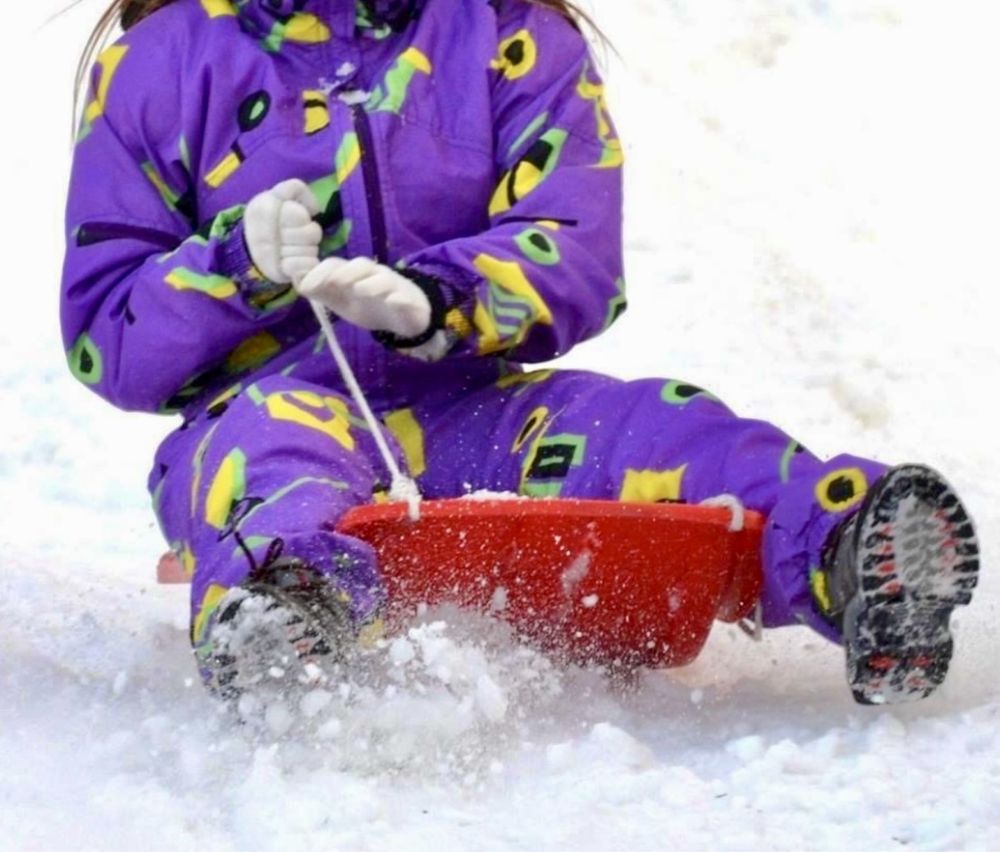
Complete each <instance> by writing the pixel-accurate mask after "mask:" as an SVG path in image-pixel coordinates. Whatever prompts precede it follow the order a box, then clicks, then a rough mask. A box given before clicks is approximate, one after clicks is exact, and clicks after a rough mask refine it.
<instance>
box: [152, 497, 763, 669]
mask: <svg viewBox="0 0 1000 852" xmlns="http://www.w3.org/2000/svg"><path fill="white" fill-rule="evenodd" d="M730 520H731V515H730V512H729V510H728V509H725V508H706V507H700V506H686V505H678V504H646V503H621V502H614V501H599V500H561V499H560V500H537V499H518V500H487V501H480V500H431V501H425V502H424V503H423V504H422V505H421V511H420V520H419V521H416V522H414V521H411V520H410V519H409V518H408V517H407V509H406V506H405V505H400V504H389V505H382V506H362V507H359V508H356V509H353V510H351V511H350V512H348V513H347V514H346V515H345V516H344V517H343V518H342V519H341V520H340V522H339V523H337V525H336V529H337V530H338V531H339V532H342V533H345V534H347V535H352V536H356V537H358V538H360V539H363V540H364V541H367V542H368V543H369V544H371V545H372V546H373V547H374V548H375V551H376V553H378V557H379V564H380V566H381V571H382V576H383V578H384V581H385V584H386V590H387V593H388V599H389V618H390V622H393V621H395V622H398V621H401V620H404V619H406V618H407V617H409V616H410V615H411V614H412V613H413V611H414V609H415V608H416V607H417V606H419V605H420V604H424V603H426V604H437V603H443V602H451V603H456V604H459V605H460V606H464V607H471V608H474V609H478V610H482V611H484V612H493V613H495V614H496V615H497V616H499V617H501V618H503V619H504V620H505V621H508V622H509V623H510V624H512V625H513V626H514V627H515V628H517V629H518V630H519V631H520V632H521V633H523V634H524V635H525V636H527V637H528V638H530V639H531V640H532V641H534V642H535V643H538V644H539V645H541V646H542V647H544V648H546V649H548V650H550V651H554V652H557V653H564V654H566V655H567V656H568V657H569V658H570V659H572V660H577V661H587V662H593V663H599V664H612V663H623V664H628V665H643V666H680V665H684V664H686V663H689V662H691V660H693V659H694V658H695V657H696V656H697V655H698V652H699V651H700V650H701V648H702V647H703V645H704V644H705V641H706V639H707V638H708V634H709V631H710V630H711V626H712V621H713V620H714V619H716V618H719V619H721V620H724V621H738V620H739V619H741V618H745V617H746V616H748V615H749V614H750V613H751V612H752V610H753V608H754V605H755V604H756V602H757V600H758V599H759V597H760V591H761V587H762V584H763V579H762V573H761V566H760V543H761V535H762V532H763V526H764V519H763V517H762V516H761V515H759V514H757V513H754V512H748V513H747V515H746V520H745V525H744V529H743V530H742V531H740V532H730V530H729V524H730ZM169 561H170V557H169V556H167V557H164V558H163V559H162V560H161V562H160V572H159V576H160V581H161V582H178V581H180V582H187V581H188V579H189V578H187V577H184V576H183V571H181V572H180V576H178V574H177V573H176V571H174V570H173V569H172V568H171V567H170V565H169V564H168V563H169ZM178 567H179V566H178Z"/></svg>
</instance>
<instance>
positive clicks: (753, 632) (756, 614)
mask: <svg viewBox="0 0 1000 852" xmlns="http://www.w3.org/2000/svg"><path fill="white" fill-rule="evenodd" d="M700 505H702V506H709V507H715V508H720V509H729V515H730V519H729V531H730V532H733V533H738V532H743V529H744V527H745V526H746V518H747V510H746V506H744V505H743V501H742V500H740V498H739V497H737V496H736V495H734V494H720V495H719V496H718V497H709V498H708V499H707V500H702V501H701V504H700ZM736 626H737V627H739V629H740V630H742V631H743V632H744V633H745V634H746V635H747V636H749V637H750V638H751V639H752V640H753V641H754V642H762V641H764V608H763V607H762V606H761V603H760V600H758V601H757V603H756V604H755V605H754V608H753V618H752V619H750V618H744V619H742V620H740V621H738V622H737V623H736Z"/></svg>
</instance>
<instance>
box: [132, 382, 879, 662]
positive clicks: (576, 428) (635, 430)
mask: <svg viewBox="0 0 1000 852" xmlns="http://www.w3.org/2000/svg"><path fill="white" fill-rule="evenodd" d="M378 413H379V414H380V416H381V417H382V419H383V420H384V422H385V423H386V425H387V426H388V427H389V430H390V432H391V433H392V435H393V436H394V438H395V442H394V443H395V448H396V450H397V452H398V453H399V455H400V456H401V457H403V458H405V460H406V462H407V464H408V467H409V469H410V471H411V472H412V473H413V474H414V475H415V476H416V477H417V481H418V483H419V485H420V487H421V490H422V492H423V493H424V495H425V496H426V497H428V498H442V497H454V496H460V495H462V494H464V493H467V492H469V491H475V490H480V489H488V490H491V491H506V492H517V493H519V494H524V495H531V496H562V497H581V498H602V499H622V500H634V501H647V502H653V501H662V500H671V501H676V500H680V501H683V502H687V503H698V502H700V501H702V500H705V499H707V498H709V497H713V496H717V495H719V494H732V495H735V496H736V497H738V498H739V499H740V500H741V501H742V502H743V503H744V504H745V505H746V507H747V508H749V509H755V510H757V511H760V512H763V513H764V514H765V515H766V516H767V518H768V523H767V527H766V530H765V535H764V552H763V564H764V574H765V581H764V593H763V598H762V605H763V617H764V624H765V625H766V626H769V627H778V626H782V625H786V624H794V623H806V624H809V625H810V626H812V627H813V628H814V629H816V630H818V631H819V632H821V633H823V634H824V635H826V636H827V637H828V638H831V639H834V640H837V638H838V637H837V636H836V634H835V632H834V631H833V628H831V627H830V625H828V624H827V623H826V622H825V621H824V620H823V619H822V618H821V617H820V616H819V614H818V612H817V610H816V609H815V607H814V605H813V603H812V596H811V593H810V586H809V578H810V572H811V571H814V570H815V569H816V568H817V567H818V566H819V560H820V555H821V551H822V548H823V544H824V542H825V540H826V538H827V536H828V535H829V533H830V532H831V530H832V529H833V528H834V527H835V526H836V525H837V523H838V522H839V521H841V520H842V519H843V518H845V517H846V516H847V515H848V514H849V513H850V510H851V509H852V508H856V507H857V505H858V503H859V502H860V501H861V499H862V498H863V496H864V494H865V492H866V490H867V488H868V486H869V485H870V483H872V482H873V481H874V480H875V479H876V478H877V477H878V476H879V475H880V474H881V473H882V472H883V471H884V470H885V468H884V466H882V465H880V464H876V463H874V462H871V461H866V460H863V459H858V458H853V457H850V456H839V457H837V458H835V459H833V460H831V461H829V462H822V461H820V460H819V459H817V458H816V457H815V456H813V455H812V454H810V453H809V452H808V451H806V450H805V448H804V447H802V446H801V445H800V444H798V443H797V442H796V441H794V440H792V439H790V438H789V437H788V436H787V435H785V434H784V433H782V432H781V431H780V430H778V429H777V428H775V427H774V426H772V425H770V424H768V423H764V422H761V421H756V420H745V419H741V418H739V417H737V416H735V415H734V414H733V413H732V412H730V411H729V409H727V408H726V407H725V406H724V405H723V404H722V403H721V402H719V401H718V400H717V399H716V398H715V397H713V396H712V395H711V394H709V393H707V392H705V391H702V390H700V389H699V388H696V387H693V386H691V385H686V384H684V383H682V382H676V381H668V380H665V379H647V380H642V381H635V382H622V381H619V380H617V379H612V378H608V377H606V376H601V375H596V374H592V373H585V372H559V371H549V370H541V371H536V372H531V373H525V374H515V375H511V376H507V377H505V378H502V379H500V380H499V381H497V380H490V381H489V382H488V383H477V384H475V385H474V386H472V387H469V386H464V387H461V388H455V387H449V388H446V389H442V390H440V391H438V392H431V393H429V394H427V395H425V396H424V397H422V398H421V400H420V402H419V403H417V404H415V405H414V406H413V407H411V408H405V409H402V410H392V411H380V412H378ZM387 482H388V474H387V472H386V471H385V469H384V467H383V465H382V463H381V462H380V460H379V458H378V456H377V454H376V451H375V446H374V441H373V440H372V437H371V435H370V434H369V432H368V431H367V430H366V428H365V426H364V424H363V422H362V421H361V420H360V418H359V417H358V415H357V413H356V412H355V411H354V409H353V407H352V406H351V404H350V403H349V402H348V400H347V399H346V398H344V397H343V396H342V395H340V394H338V393H336V392H333V391H331V390H329V389H327V388H324V387H321V386H318V385H311V384H307V383H303V382H302V381H299V380H295V379H290V378H284V377H281V376H270V377H267V378H264V379H262V380H260V381H259V382H257V383H256V384H254V385H251V386H249V387H247V388H245V389H244V390H242V391H241V392H240V393H239V394H237V395H235V396H233V397H231V398H230V399H228V400H224V401H222V402H221V403H216V404H214V405H213V406H212V407H210V408H209V409H208V410H207V411H206V412H204V413H202V414H200V415H198V416H197V417H196V418H195V419H194V420H191V421H189V422H188V423H186V424H185V426H184V428H182V429H181V430H179V431H177V432H175V433H173V435H171V436H170V437H169V438H168V439H167V441H166V442H165V443H164V445H163V446H162V447H161V448H160V452H159V453H158V456H157V464H156V467H155V468H154V471H153V474H152V476H151V483H150V485H151V489H152V492H153V497H154V504H155V507H156V511H157V515H158V517H159V519H160V524H161V527H162V529H163V531H164V533H165V535H166V537H167V539H168V541H169V542H170V543H171V545H172V547H174V548H175V550H176V551H177V552H178V553H180V554H181V557H182V560H183V562H184V564H185V566H186V567H187V568H188V570H189V571H191V572H193V588H192V639H193V642H194V644H195V645H196V647H197V646H198V645H199V643H202V642H203V640H204V638H205V635H206V631H207V628H208V626H209V625H210V623H211V619H212V616H213V613H214V611H215V609H216V607H217V605H218V602H219V600H220V598H221V597H222V596H223V595H224V594H225V592H226V591H227V590H228V589H229V588H231V587H233V586H235V585H238V584H239V583H240V582H242V581H243V580H244V579H245V578H246V576H247V575H248V573H249V572H250V571H251V570H252V567H253V564H254V563H259V562H262V561H263V560H264V559H265V558H266V554H267V553H268V551H269V549H270V550H271V552H272V554H273V553H274V551H275V542H276V540H278V539H280V541H281V543H282V545H283V553H284V554H285V555H288V556H295V557H299V558H301V559H302V560H304V561H306V562H307V563H308V564H310V565H311V566H313V567H314V568H315V569H317V570H319V571H321V572H322V573H323V574H325V575H327V576H328V577H330V579H331V581H332V582H334V583H335V584H336V585H337V586H338V588H339V589H340V590H341V591H343V592H344V593H345V594H346V595H347V596H349V598H350V601H351V606H352V607H353V612H354V615H355V617H356V618H357V619H358V620H359V621H361V620H364V619H366V618H368V617H370V616H371V615H372V614H373V613H374V612H375V611H376V610H377V608H378V607H379V604H380V601H381V589H380V585H379V580H378V566H377V565H376V564H375V559H374V556H373V553H372V551H371V550H370V548H369V547H368V546H367V545H365V544H364V543H362V542H360V541H357V540H355V539H351V538H347V537H345V536H341V535H339V534H336V533H334V532H331V531H330V525H331V522H333V521H335V520H336V519H337V518H338V517H339V516H340V515H341V514H343V513H344V512H345V511H346V510H347V509H349V508H350V507H352V506H355V505H358V504H362V503H366V502H369V501H371V499H372V496H373V493H375V492H377V491H378V490H379V488H381V487H384V486H385V485H386V484H387Z"/></svg>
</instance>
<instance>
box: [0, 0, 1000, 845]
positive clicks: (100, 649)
mask: <svg viewBox="0 0 1000 852" xmlns="http://www.w3.org/2000/svg"><path fill="white" fill-rule="evenodd" d="M99 5H100V4H99V3H97V2H96V0H95V2H90V3H88V4H86V5H85V7H84V8H82V9H76V10H74V11H72V12H71V13H69V14H68V15H67V16H66V17H65V18H63V19H61V20H60V21H58V22H56V23H54V24H53V25H51V26H49V27H48V28H46V29H42V30H39V29H38V26H39V24H40V23H41V21H42V20H43V18H44V17H45V16H46V15H47V14H49V13H50V12H52V11H54V10H55V9H56V8H57V4H56V3H55V2H52V0H48V2H45V3H42V2H38V3H35V4H31V5H30V7H29V6H26V5H25V4H20V5H19V7H18V9H17V10H16V11H13V10H12V11H9V12H8V16H10V18H14V19H15V20H14V21H10V22H11V23H12V24H15V25H14V26H12V27H11V35H10V37H9V39H8V46H7V48H6V49H5V51H4V55H3V57H2V59H0V61H2V62H3V63H4V74H3V79H4V80H6V81H7V88H8V91H6V92H5V99H6V102H5V104H4V106H5V114H6V116H7V117H8V121H9V122H11V123H10V124H7V125H6V126H7V129H8V132H7V134H5V147H4V150H5V157H4V159H3V163H2V164H0V168H2V169H3V173H2V178H3V180H2V183H0V185H2V186H3V187H4V189H5V191H6V197H7V198H8V199H16V204H7V205H4V207H5V210H4V212H3V214H2V216H3V219H4V227H3V229H2V233H3V234H4V238H3V240H4V242H3V245H4V248H5V255H6V260H7V270H6V271H7V281H6V286H7V288H8V292H10V291H11V290H12V289H13V288H14V287H16V288H17V290H16V295H14V297H13V302H11V300H10V299H9V300H8V302H7V304H8V305H10V304H12V303H13V304H14V305H16V306H17V307H18V308H19V309H21V310H22V311H23V315H24V316H25V317H26V319H25V320H23V321H20V322H7V323H5V324H4V330H3V333H2V335H0V410H2V411H3V412H4V416H3V425H2V426H0V429H2V444H0V446H2V450H0V547H2V550H0V553H2V555H0V624H2V625H3V627H2V628H0V696H2V697H0V827H2V830H0V848H4V849H8V848H9V849H19V850H20V849H39V850H49V849H52V850H56V849H65V848H69V847H70V846H72V847H73V848H75V849H79V850H91V849H133V848H139V847H141V848H145V849H149V850H159V849H178V848H187V847H193V846H195V845H196V844H197V846H198V847H199V848H201V849H205V850H215V849H219V850H230V849H232V850H244V849H248V850H271V849H288V848H296V849H300V848H310V847H314V848H318V849H320V848H321V849H347V850H354V849H358V850H361V849H366V850H367V849H371V850H383V849H405V850H425V849H426V850H432V849H433V850H438V849H442V848H456V849H470V850H502V849H503V850H506V849H524V850H536V849H560V848H575V849H580V850H589V849H593V850H598V849H600V850H608V849H637V850H644V849H664V848H683V849H713V850H715V849H749V848H774V849H802V848H809V849H844V848H852V847H853V848H864V849H894V848H897V847H910V848H917V849H934V850H950V849H983V850H986V849H994V848H997V847H998V846H1000V825H998V821H1000V818H998V816H997V814H998V813H1000V725H998V720H1000V686H998V679H997V675H998V673H1000V672H998V666H997V659H996V658H997V655H996V653H995V651H994V646H995V644H996V636H997V630H996V627H995V624H996V621H997V615H998V611H997V610H998V603H1000V584H998V581H997V579H996V575H995V574H994V573H991V572H990V571H989V568H990V566H992V565H993V564H995V562H996V556H997V554H998V552H1000V489H998V485H997V483H998V482H1000V459H998V454H997V452H996V450H995V446H996V441H995V429H996V426H995V423H996V421H995V419H994V417H995V414H996V411H997V406H996V404H995V402H994V400H993V393H994V389H995V388H996V385H997V379H998V364H1000V336H998V335H997V334H996V333H995V330H994V328H993V326H994V323H995V317H996V314H997V307H998V305H1000V299H998V296H997V288H998V286H1000V264H998V262H997V257H996V252H995V234H994V230H995V227H996V221H997V219H996V214H995V199H996V198H997V197H998V190H1000V178H998V169H997V167H996V165H995V152H996V151H997V150H998V148H1000V130H998V124H997V119H996V118H995V115H996V110H995V90H994V84H995V81H996V80H997V79H998V76H1000V55H998V54H997V52H996V49H995V43H994V41H995V33H996V32H997V25H998V24H1000V11H998V10H997V9H996V8H995V6H994V4H989V3H986V2H985V0H952V2H951V3H949V4H946V5H943V4H939V3H933V2H929V0H700V2H695V0H618V2H616V3H614V4H608V3H604V4H598V8H597V17H598V19H599V21H600V22H601V24H602V25H603V26H604V27H605V28H606V29H607V31H608V33H609V34H610V36H611V37H612V39H613V40H614V42H615V44H616V46H617V47H618V50H619V51H620V52H621V55H622V57H623V58H624V62H622V61H618V60H612V61H611V67H610V80H611V84H612V88H613V90H614V91H613V100H612V104H613V107H614V108H615V113H616V115H617V118H618V123H619V125H620V129H621V130H622V133H623V136H624V137H625V139H626V143H627V147H628V153H629V155H630V158H631V164H630V187H629V189H630V195H629V222H628V228H629V246H628V247H629V262H630V280H631V295H632V306H633V310H632V312H631V314H630V315H629V316H628V318H627V319H626V320H625V321H624V322H623V323H622V324H621V325H619V326H618V327H617V328H616V329H615V331H614V332H612V333H610V334H609V335H608V336H607V337H606V338H605V339H603V340H601V341H597V342H595V343H592V344H588V345H587V346H584V347H582V348H581V349H580V350H579V351H578V353H575V354H574V355H573V356H572V357H571V358H568V359H566V363H568V364H573V365H576V366H587V367H592V368H599V369H604V370H606V371H610V372H614V373H616V374H619V375H622V376H640V375H657V374H660V375H673V376H677V377H683V378H685V379H687V380H690V381H694V382H697V383H699V384H702V385H704V386H707V387H710V388H712V389H713V390H714V391H716V392H717V393H718V394H720V395H721V396H722V397H723V398H725V399H727V400H728V401H729V402H730V404H731V405H733V406H734V407H736V408H737V409H738V410H740V411H744V412H748V413H752V414H753V415H754V416H758V417H764V418H769V419H773V420H775V421H777V422H779V423H781V424H783V425H784V426H785V428H786V429H788V430H789V431H790V432H792V433H793V434H795V435H797V436H799V437H800V438H802V440H804V441H806V442H807V443H808V444H809V446H810V447H811V448H812V449H813V450H814V451H816V452H818V453H820V454H824V455H829V454H833V453H834V452H837V451H839V450H841V449H850V450H852V451H854V452H857V453H868V454H872V455H874V456H877V457H880V458H884V459H887V460H904V459H923V460H926V461H929V462H931V463H933V464H935V465H938V466H939V467H941V468H942V469H944V470H946V471H947V472H948V473H949V475H950V476H951V478H952V479H953V480H954V481H955V482H956V484H957V485H958V486H959V487H960V489H961V490H962V491H963V493H964V494H965V495H966V497H967V499H968V502H969V503H970V504H971V506H972V508H973V510H974V515H975V516H976V517H977V519H978V521H979V526H980V530H981V534H982V538H983V544H984V551H985V553H984V555H985V560H984V561H985V564H986V566H987V572H986V575H985V576H984V578H983V581H982V585H981V589H980V592H979V595H978V598H977V600H976V602H975V604H974V605H973V606H972V607H970V608H969V609H968V610H967V611H965V612H963V613H961V615H960V616H959V618H958V620H959V622H960V625H959V630H958V641H959V646H960V647H959V654H958V657H957V659H956V661H955V664H954V671H953V676H952V678H951V680H950V681H949V684H948V685H947V686H946V688H945V689H943V690H942V691H941V693H940V694H939V695H937V696H935V697H934V698H933V699H931V700H929V701H927V702H925V703H924V704H923V705H921V706H917V707H906V708H903V709H895V710H878V709H865V708H860V707H856V706H854V705H853V703H852V702H851V699H850V697H849V695H848V694H847V691H846V689H845V688H844V686H843V683H842V678H843V676H842V662H841V659H840V654H839V652H838V651H837V649H835V648H833V647H829V646H826V645H824V644H822V643H821V642H820V641H819V640H817V639H815V638H813V637H812V636H811V635H809V634H808V633H807V632H805V631H804V630H799V629H792V630H787V631H780V632H778V633H775V634H771V635H769V636H768V637H767V638H766V641H765V642H764V643H763V644H762V645H760V646H753V645H751V644H749V643H748V642H747V641H745V640H744V639H743V638H742V636H740V635H738V634H736V633H735V631H733V630H731V629H729V628H720V629H719V630H717V631H716V633H715V634H714V635H713V638H712V641H711V642H710V645H709V647H708V648H707V649H706V651H705V653H704V655H703V656H702V657H701V658H700V659H699V661H698V662H697V663H696V664H695V665H694V666H692V667H690V668H689V669H686V670H683V671H679V672H671V673H663V672H648V673H645V674H644V675H643V676H642V678H641V679H640V682H639V683H638V684H637V686H636V688H635V689H634V690H632V691H629V692H621V691H616V690H615V689H614V688H612V687H611V686H609V685H608V684H607V683H606V682H605V681H604V680H603V679H602V678H601V677H600V676H599V675H598V674H596V673H594V672H588V671H580V670H564V669H558V668H554V667H553V666H552V665H551V664H550V663H549V662H548V661H547V660H545V659H544V658H542V657H540V656H539V655H537V654H535V653H533V652H531V651H529V650H528V649H525V648H521V647H519V646H518V645H517V644H515V643H514V642H512V641H511V640H510V639H509V637H507V636H506V635H505V634H504V632H503V630H502V629H500V628H499V627H497V626H496V625H492V626H491V625H487V624H484V623H482V622H479V621H477V619H475V618H471V617H468V616H460V615H458V614H454V613H438V614H437V615H438V616H440V617H442V618H444V619H445V621H446V622H447V625H446V626H444V627H442V626H435V625H433V624H427V625H424V626H422V627H418V628H416V630H415V632H414V634H413V635H412V636H411V637H410V638H408V639H405V640H401V642H400V643H399V644H398V645H396V646H394V647H393V648H392V649H391V651H390V652H389V654H388V655H387V659H386V660H385V661H384V662H385V667H386V669H387V674H386V677H387V678H388V679H389V680H391V681H392V683H393V688H392V689H391V690H390V691H389V693H388V694H386V695H382V696H380V697H379V698H378V699H376V698H375V697H374V696H372V695H365V694H361V695H360V696H359V697H358V699H357V701H356V702H355V703H354V704H352V705H350V706H349V707H342V708H339V709H337V710H336V711H335V712H333V713H332V715H330V716H329V719H330V720H332V721H329V722H328V723H327V724H326V727H324V728H322V729H321V730H319V731H316V732H314V733H311V734H308V735H297V736H292V737H289V738H286V739H284V740H282V741H281V742H279V743H268V742H262V741H255V740H254V739H253V738H251V737H249V736H248V735H246V734H245V733H243V732H240V731H236V730H233V729H231V728H228V727H227V726H226V725H225V724H223V723H222V722H221V721H220V720H219V719H218V718H217V717H216V715H215V713H214V711H213V708H212V706H211V704H210V703H209V702H208V700H207V699H206V698H205V696H204V695H203V694H202V693H201V691H200V688H199V687H198V686H197V685H196V684H194V683H193V681H192V677H193V667H192V665H191V662H190V659H189V656H188V654H187V646H186V638H185V627H186V625H185V623H184V619H185V613H186V607H185V602H184V592H183V591H181V590H177V589H169V588H159V587H157V586H155V585H154V583H153V572H152V567H153V562H154V559H155V557H156V555H158V553H159V552H160V549H161V542H160V540H159V536H158V533H157V532H156V530H155V528H154V525H153V523H152V518H151V514H150V512H149V510H148V507H147V498H146V495H145V493H144V489H143V482H144V477H145V472H146V469H147V466H148V464H149V461H150V458H151V454H152V449H153V446H154V444H155V442H156V440H157V439H158V438H159V436H160V435H162V434H163V433H164V432H165V430H166V429H167V428H168V424H167V423H166V422H164V421H160V420H157V419H155V418H142V417H139V416H136V415H133V416H131V417H126V416H125V415H122V414H120V413H117V412H115V411H113V410H110V409H108V408H106V407H105V406H104V405H103V404H102V403H100V401H98V400H97V399H96V398H91V397H90V396H89V395H88V394H87V392H86V391H84V390H83V389H82V388H80V387H78V386H76V385H75V384H74V383H73V381H72V380H71V379H70V378H69V376H68V373H67V371H66V370H65V367H64V363H63V359H62V355H61V352H60V346H59V342H58V337H57V328H56V326H57V321H56V304H57V292H56V291H57V278H58V265H59V250H58V249H57V248H53V247H54V246H58V245H59V243H60V241H61V226H60V218H61V209H60V207H61V197H62V195H63V193H64V184H65V178H66V171H67V166H68V159H69V152H68V147H67V136H68V130H69V100H68V93H69V83H70V74H71V68H72V63H73V60H74V57H75V54H76V51H77V49H78V46H79V45H80V44H81V43H82V41H83V38H84V34H85V31H86V27H87V25H88V23H89V22H90V21H91V20H92V19H93V17H94V15H95V14H96V13H97V11H98V7H99ZM612 12H614V14H612ZM9 20H10V19H9ZM12 125H13V126H12ZM29 315H30V319H27V317H28V316H29ZM991 415H994V417H991ZM339 704H340V697H334V698H333V700H332V704H331V706H332V707H338V705H339Z"/></svg>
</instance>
